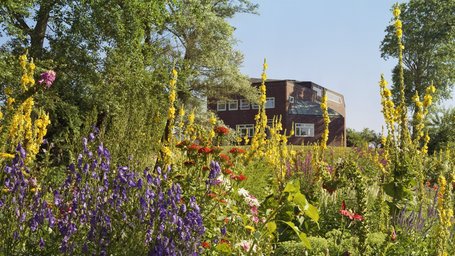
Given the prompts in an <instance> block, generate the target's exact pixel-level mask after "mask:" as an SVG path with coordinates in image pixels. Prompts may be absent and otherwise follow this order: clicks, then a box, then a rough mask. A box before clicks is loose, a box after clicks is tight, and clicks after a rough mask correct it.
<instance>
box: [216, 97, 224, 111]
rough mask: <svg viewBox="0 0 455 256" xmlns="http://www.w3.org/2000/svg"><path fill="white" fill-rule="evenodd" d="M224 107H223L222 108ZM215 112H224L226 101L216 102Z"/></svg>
mask: <svg viewBox="0 0 455 256" xmlns="http://www.w3.org/2000/svg"><path fill="white" fill-rule="evenodd" d="M222 106H224V107H222ZM216 111H226V101H225V100H219V101H217V102H216Z"/></svg>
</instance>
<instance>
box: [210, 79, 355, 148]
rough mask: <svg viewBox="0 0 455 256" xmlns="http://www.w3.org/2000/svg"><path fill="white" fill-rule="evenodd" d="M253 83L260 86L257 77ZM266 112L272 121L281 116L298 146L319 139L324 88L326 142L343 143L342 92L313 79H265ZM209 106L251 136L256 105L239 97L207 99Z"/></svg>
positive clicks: (344, 113)
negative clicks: (327, 129)
mask: <svg viewBox="0 0 455 256" xmlns="http://www.w3.org/2000/svg"><path fill="white" fill-rule="evenodd" d="M251 82H252V85H253V86H255V87H259V85H260V83H261V80H260V79H251ZM266 88H267V92H266V94H267V102H266V113H267V117H268V118H269V122H271V120H272V118H273V116H281V122H282V125H283V128H284V129H286V130H287V131H290V130H291V129H293V127H294V135H293V136H292V137H291V138H289V143H291V144H296V145H301V144H305V145H306V144H312V143H315V142H317V141H319V140H320V138H321V134H322V132H323V131H324V121H323V118H322V111H321V108H320V100H321V97H322V93H323V91H325V92H326V94H327V98H328V100H327V105H328V109H329V110H328V112H329V116H330V120H331V122H330V125H329V140H328V142H327V144H328V145H331V146H345V145H346V122H345V118H346V111H345V102H344V97H343V95H341V94H339V93H337V92H334V91H331V90H329V89H326V88H324V87H322V86H320V85H317V84H315V83H313V82H302V81H295V80H267V81H266ZM208 109H209V110H212V111H214V112H216V113H217V115H218V117H219V118H220V119H221V120H223V121H224V123H225V124H226V125H227V126H229V127H230V128H232V129H235V130H237V131H238V132H239V133H241V134H242V135H246V134H248V136H249V137H252V136H253V134H254V126H255V124H256V122H255V120H254V117H255V115H256V114H257V112H258V105H257V104H255V103H250V102H249V101H248V100H246V99H245V98H242V97H235V98H232V99H230V100H217V99H210V100H209V101H208Z"/></svg>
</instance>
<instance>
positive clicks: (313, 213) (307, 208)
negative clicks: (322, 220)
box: [294, 192, 319, 222]
mask: <svg viewBox="0 0 455 256" xmlns="http://www.w3.org/2000/svg"><path fill="white" fill-rule="evenodd" d="M294 203H295V204H297V205H298V206H299V208H300V209H301V210H302V211H303V212H304V213H305V215H306V216H308V217H310V219H312V220H313V221H314V222H318V220H319V213H318V209H317V208H316V207H314V206H313V205H312V204H310V203H308V200H306V197H305V195H304V194H302V193H300V192H298V193H296V194H295V195H294Z"/></svg>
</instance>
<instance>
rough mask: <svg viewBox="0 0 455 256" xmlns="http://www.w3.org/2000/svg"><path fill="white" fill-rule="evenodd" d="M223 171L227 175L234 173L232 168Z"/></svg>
mask: <svg viewBox="0 0 455 256" xmlns="http://www.w3.org/2000/svg"><path fill="white" fill-rule="evenodd" d="M223 173H224V174H226V175H230V174H232V171H231V170H230V169H224V170H223Z"/></svg>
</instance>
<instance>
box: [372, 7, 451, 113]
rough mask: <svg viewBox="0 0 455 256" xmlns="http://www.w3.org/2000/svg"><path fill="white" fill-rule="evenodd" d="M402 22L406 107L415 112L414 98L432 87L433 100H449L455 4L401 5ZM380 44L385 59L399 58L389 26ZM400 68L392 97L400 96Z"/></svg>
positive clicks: (395, 69)
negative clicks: (416, 94)
mask: <svg viewBox="0 0 455 256" xmlns="http://www.w3.org/2000/svg"><path fill="white" fill-rule="evenodd" d="M400 8H401V15H400V19H401V20H402V22H403V44H404V46H405V49H404V52H403V63H404V81H405V99H406V105H407V106H408V107H409V108H410V109H411V110H412V111H413V110H414V108H413V102H412V97H413V96H414V95H415V93H416V92H417V93H418V94H419V95H420V96H421V97H422V96H423V95H424V92H425V89H426V87H428V86H429V85H430V84H431V83H433V84H434V86H435V87H436V88H437V90H436V94H435V96H434V99H435V101H436V102H440V101H441V100H443V99H448V98H450V92H451V89H452V87H453V85H454V82H455V11H454V10H455V0H445V1H440V0H410V1H409V2H408V3H402V4H401V5H400ZM385 31H386V35H385V37H384V39H383V40H382V42H381V47H380V49H381V56H382V57H383V58H384V59H387V58H390V57H395V58H396V57H397V55H398V50H397V44H398V42H397V37H396V35H395V28H394V26H393V24H392V25H389V26H388V27H387V28H386V30H385ZM398 70H399V68H398V66H397V67H395V68H394V69H393V77H392V79H393V83H394V85H393V86H392V93H393V96H394V99H395V100H396V102H398V96H399V73H398Z"/></svg>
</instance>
